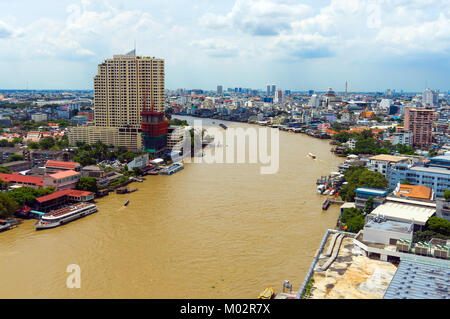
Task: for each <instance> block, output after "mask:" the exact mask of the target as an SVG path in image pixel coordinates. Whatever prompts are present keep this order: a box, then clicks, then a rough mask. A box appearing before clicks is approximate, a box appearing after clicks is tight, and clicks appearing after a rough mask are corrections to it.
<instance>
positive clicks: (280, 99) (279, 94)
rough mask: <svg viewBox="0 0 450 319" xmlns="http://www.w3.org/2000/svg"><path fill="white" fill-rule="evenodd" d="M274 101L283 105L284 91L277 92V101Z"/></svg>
mask: <svg viewBox="0 0 450 319" xmlns="http://www.w3.org/2000/svg"><path fill="white" fill-rule="evenodd" d="M274 101H275V103H283V91H281V90H280V89H278V90H277V91H276V92H275V99H274Z"/></svg>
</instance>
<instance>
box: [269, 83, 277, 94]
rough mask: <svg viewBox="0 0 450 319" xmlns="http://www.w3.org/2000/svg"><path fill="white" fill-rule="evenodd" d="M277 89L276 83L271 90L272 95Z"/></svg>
mask: <svg viewBox="0 0 450 319" xmlns="http://www.w3.org/2000/svg"><path fill="white" fill-rule="evenodd" d="M276 89H277V86H276V85H275V84H272V91H271V92H270V93H271V94H270V95H272V96H275V90H276Z"/></svg>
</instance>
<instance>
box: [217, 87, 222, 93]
mask: <svg viewBox="0 0 450 319" xmlns="http://www.w3.org/2000/svg"><path fill="white" fill-rule="evenodd" d="M217 94H218V95H222V94H223V87H222V85H218V86H217Z"/></svg>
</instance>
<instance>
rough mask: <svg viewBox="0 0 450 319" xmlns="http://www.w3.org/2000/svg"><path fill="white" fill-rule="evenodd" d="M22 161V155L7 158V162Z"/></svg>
mask: <svg viewBox="0 0 450 319" xmlns="http://www.w3.org/2000/svg"><path fill="white" fill-rule="evenodd" d="M22 160H23V155H19V154H13V155H11V156H10V157H9V158H8V160H7V162H15V161H22Z"/></svg>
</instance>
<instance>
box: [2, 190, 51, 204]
mask: <svg viewBox="0 0 450 319" xmlns="http://www.w3.org/2000/svg"><path fill="white" fill-rule="evenodd" d="M54 191H55V189H54V188H53V187H47V188H39V189H34V188H31V187H20V188H16V189H13V190H10V191H7V192H6V194H7V195H8V196H9V197H10V198H11V199H13V200H14V201H16V202H17V203H18V204H19V205H20V206H23V205H28V206H32V205H33V204H34V200H35V199H36V198H37V197H41V196H44V195H48V194H51V193H53V192H54Z"/></svg>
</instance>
